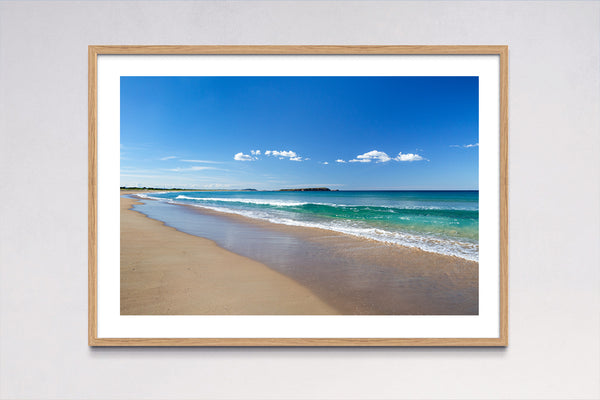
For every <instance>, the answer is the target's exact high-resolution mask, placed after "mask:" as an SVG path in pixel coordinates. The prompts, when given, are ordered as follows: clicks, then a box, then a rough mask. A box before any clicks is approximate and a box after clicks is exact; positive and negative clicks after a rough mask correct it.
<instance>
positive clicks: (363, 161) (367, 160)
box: [348, 158, 371, 163]
mask: <svg viewBox="0 0 600 400" xmlns="http://www.w3.org/2000/svg"><path fill="white" fill-rule="evenodd" d="M348 162H362V163H365V162H371V160H369V159H366V158H362V159H356V158H355V159H354V160H348Z"/></svg>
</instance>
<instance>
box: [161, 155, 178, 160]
mask: <svg viewBox="0 0 600 400" xmlns="http://www.w3.org/2000/svg"><path fill="white" fill-rule="evenodd" d="M174 158H177V156H167V157H162V158H161V159H160V160H161V161H167V160H172V159H174Z"/></svg>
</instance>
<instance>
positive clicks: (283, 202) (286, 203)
mask: <svg viewBox="0 0 600 400" xmlns="http://www.w3.org/2000/svg"><path fill="white" fill-rule="evenodd" d="M176 199H181V200H197V201H211V202H215V201H222V202H224V203H246V204H262V205H268V206H278V207H281V206H288V207H294V206H303V205H305V204H309V203H306V202H300V201H287V200H262V199H238V198H235V197H232V198H220V197H190V196H185V195H182V194H180V195H179V196H177V197H176ZM312 204H316V203H312ZM332 205H334V204H332Z"/></svg>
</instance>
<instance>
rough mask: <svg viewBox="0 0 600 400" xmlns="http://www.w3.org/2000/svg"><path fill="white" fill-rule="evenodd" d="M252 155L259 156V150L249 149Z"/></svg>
mask: <svg viewBox="0 0 600 400" xmlns="http://www.w3.org/2000/svg"><path fill="white" fill-rule="evenodd" d="M250 153H252V155H253V156H260V150H250Z"/></svg>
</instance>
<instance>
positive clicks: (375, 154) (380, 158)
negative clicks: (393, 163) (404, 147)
mask: <svg viewBox="0 0 600 400" xmlns="http://www.w3.org/2000/svg"><path fill="white" fill-rule="evenodd" d="M390 160H391V158H390V156H388V155H387V154H386V153H384V152H383V151H377V150H371V151H369V152H367V153H365V154H361V155H358V156H356V158H355V159H354V160H350V162H371V161H375V162H378V163H382V162H388V161H390Z"/></svg>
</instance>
